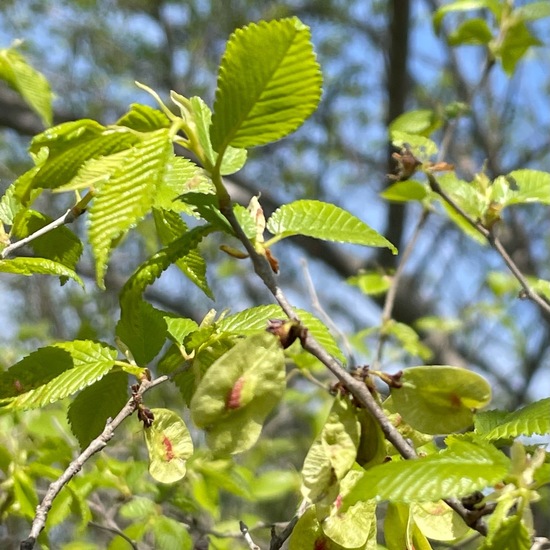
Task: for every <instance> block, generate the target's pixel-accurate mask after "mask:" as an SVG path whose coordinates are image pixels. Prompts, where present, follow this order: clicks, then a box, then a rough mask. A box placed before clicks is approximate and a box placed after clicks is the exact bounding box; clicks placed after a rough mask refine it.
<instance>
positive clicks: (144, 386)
mask: <svg viewBox="0 0 550 550" xmlns="http://www.w3.org/2000/svg"><path fill="white" fill-rule="evenodd" d="M167 380H168V376H160V377H159V378H156V379H155V380H152V381H148V380H142V382H141V384H140V386H139V389H138V391H137V393H136V395H134V396H132V397H131V398H130V399H129V400H128V402H127V403H126V405H125V406H124V407H123V408H122V409H121V411H120V412H119V413H118V414H117V415H116V417H115V418H114V419H113V420H110V421H109V422H107V424H106V425H105V428H104V430H103V432H101V434H100V435H99V436H98V437H96V438H95V439H94V440H93V441H92V442H91V443H90V444H89V445H88V447H86V449H84V451H82V453H80V455H78V457H76V458H75V459H74V460H73V461H72V462H71V463H70V464H69V466H68V467H67V469H66V470H65V471H64V472H63V474H62V475H61V476H60V477H59V478H58V479H56V480H55V481H54V482H52V483H51V484H50V486H49V487H48V490H47V491H46V495H45V496H44V498H43V499H42V502H41V503H40V504H39V505H38V507H37V509H36V515H35V517H34V521H33V523H32V527H31V531H30V534H29V536H28V537H27V538H26V539H25V540H24V541H22V542H21V545H20V550H32V549H33V548H34V545H35V543H36V539H37V538H38V535H39V534H40V532H41V531H42V529H44V526H45V525H46V520H47V518H48V513H49V511H50V509H51V507H52V504H53V501H54V499H55V498H56V497H57V495H58V494H59V493H60V491H61V490H62V489H63V487H65V485H67V483H69V481H71V479H72V478H73V477H74V476H75V475H76V474H77V473H78V472H80V470H81V469H82V467H83V466H84V464H86V462H87V461H88V460H89V459H90V458H91V457H92V456H93V455H94V454H96V453H98V452H99V451H101V450H103V449H104V448H105V447H106V446H107V443H108V442H109V441H110V440H111V439H112V437H113V435H114V432H115V430H116V429H117V428H118V427H119V426H120V424H122V422H123V421H124V420H125V419H126V418H128V417H129V416H131V415H132V414H133V413H134V412H135V411H136V410H137V408H138V406H139V402H138V399H136V397H138V396H139V397H141V396H142V395H143V394H144V393H145V392H147V391H149V390H150V389H152V388H154V387H156V386H158V385H160V384H162V383H164V382H166V381H167Z"/></svg>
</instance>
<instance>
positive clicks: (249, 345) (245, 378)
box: [190, 332, 285, 454]
mask: <svg viewBox="0 0 550 550" xmlns="http://www.w3.org/2000/svg"><path fill="white" fill-rule="evenodd" d="M284 388H285V368H284V353H283V349H282V347H281V345H280V343H279V341H278V339H277V338H276V337H275V336H273V335H271V334H269V333H266V332H264V333H260V334H255V335H254V336H249V337H248V338H246V339H244V340H242V341H240V342H238V343H237V344H236V345H235V346H234V347H232V348H231V349H230V350H229V351H228V352H227V353H225V354H224V355H222V356H221V357H220V358H219V359H218V360H217V361H215V362H214V363H213V364H212V365H211V366H210V368H209V369H208V371H207V372H206V374H205V376H204V377H203V379H202V380H201V382H200V383H199V386H198V388H197V390H196V392H195V395H194V396H193V399H192V400H191V405H190V409H191V416H192V418H193V422H195V424H196V425H197V426H198V427H199V428H204V429H205V430H206V435H207V442H208V445H209V447H210V448H211V449H212V450H213V451H214V452H215V453H219V454H230V453H237V452H242V451H245V450H247V449H249V448H250V447H251V446H252V445H254V443H255V442H256V440H257V439H258V437H259V435H260V432H261V429H262V424H263V422H264V420H265V418H266V416H267V415H268V414H269V413H270V412H271V410H272V409H273V407H275V405H276V404H277V403H278V401H279V399H280V398H281V396H282V394H283V392H284Z"/></svg>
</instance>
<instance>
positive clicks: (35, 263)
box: [0, 257, 84, 287]
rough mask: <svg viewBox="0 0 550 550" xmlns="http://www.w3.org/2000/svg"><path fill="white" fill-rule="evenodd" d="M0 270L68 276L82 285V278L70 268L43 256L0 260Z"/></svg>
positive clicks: (21, 273) (4, 271)
mask: <svg viewBox="0 0 550 550" xmlns="http://www.w3.org/2000/svg"><path fill="white" fill-rule="evenodd" d="M0 272H3V273H14V274H17V275H27V276H28V275H35V274H36V275H56V276H58V277H69V278H70V279H73V280H74V281H76V282H77V283H78V284H79V285H80V286H82V287H83V286H84V283H83V282H82V279H81V278H80V277H79V276H78V275H77V274H76V273H75V272H74V271H73V270H72V269H70V268H68V267H66V266H64V265H63V264H60V263H58V262H54V261H52V260H47V259H45V258H31V257H29V258H25V257H18V258H12V259H10V260H0Z"/></svg>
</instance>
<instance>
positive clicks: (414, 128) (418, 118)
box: [389, 109, 441, 137]
mask: <svg viewBox="0 0 550 550" xmlns="http://www.w3.org/2000/svg"><path fill="white" fill-rule="evenodd" d="M440 126H441V120H440V118H439V117H438V116H437V114H436V113H435V112H434V111H432V110H431V109H419V110H417V111H409V112H407V113H403V114H402V115H399V116H398V117H397V118H396V119H395V120H393V121H392V122H391V124H390V126H389V130H390V133H393V132H405V133H407V134H415V135H419V136H424V137H428V136H429V135H430V134H431V133H432V132H434V131H435V130H437V129H438V128H439V127H440Z"/></svg>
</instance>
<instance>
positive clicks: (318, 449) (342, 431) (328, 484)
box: [302, 397, 360, 503]
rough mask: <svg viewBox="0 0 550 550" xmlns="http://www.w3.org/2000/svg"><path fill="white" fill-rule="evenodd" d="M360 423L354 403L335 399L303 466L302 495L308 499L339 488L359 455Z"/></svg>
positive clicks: (326, 495) (331, 495)
mask: <svg viewBox="0 0 550 550" xmlns="http://www.w3.org/2000/svg"><path fill="white" fill-rule="evenodd" d="M359 436H360V424H359V421H358V420H357V417H356V415H355V407H354V406H353V405H352V404H351V402H350V401H349V400H347V399H344V398H339V397H337V398H336V399H335V400H334V403H333V405H332V409H331V411H330V414H329V416H328V418H327V420H326V422H325V424H324V426H323V430H322V431H321V434H320V435H319V437H318V438H317V439H316V440H315V441H314V443H313V445H312V446H311V448H310V449H309V451H308V453H307V456H306V458H305V460H304V465H303V467H302V495H303V496H304V498H306V499H308V501H309V502H313V503H315V502H318V501H320V500H322V499H329V502H332V500H334V498H335V497H336V495H337V494H338V492H339V488H340V483H339V482H340V481H341V480H342V479H343V478H344V476H345V475H346V474H347V473H348V472H349V471H350V469H351V467H352V466H353V464H354V462H355V458H356V456H357V447H358V445H359Z"/></svg>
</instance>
